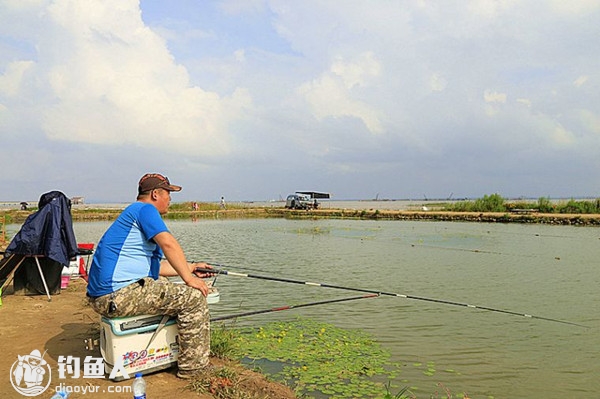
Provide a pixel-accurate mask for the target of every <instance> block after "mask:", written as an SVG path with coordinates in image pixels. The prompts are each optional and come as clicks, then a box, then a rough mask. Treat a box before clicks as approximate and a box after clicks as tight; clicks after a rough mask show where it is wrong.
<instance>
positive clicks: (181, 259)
mask: <svg viewBox="0 0 600 399" xmlns="http://www.w3.org/2000/svg"><path fill="white" fill-rule="evenodd" d="M153 239H154V242H156V243H157V244H158V246H159V247H160V249H162V251H163V253H164V254H165V257H166V258H167V261H168V266H167V265H164V266H163V264H164V263H166V262H161V265H160V275H161V276H168V275H172V276H174V275H175V274H163V268H164V273H172V272H173V271H174V272H175V273H176V274H178V275H179V276H181V278H182V280H183V281H184V282H185V283H186V284H187V285H188V286H190V287H192V288H196V289H198V290H200V291H202V294H203V295H204V296H207V295H208V286H207V285H206V283H205V282H204V280H202V279H201V278H198V277H196V276H195V275H194V274H193V273H192V272H191V270H190V266H189V264H188V262H187V260H186V259H185V254H184V253H183V249H181V245H179V242H178V241H177V240H176V239H175V237H173V235H172V234H171V233H169V232H168V231H163V232H162V233H158V234H157V235H155V236H154V238H153Z"/></svg>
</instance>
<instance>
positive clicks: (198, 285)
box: [186, 277, 208, 297]
mask: <svg viewBox="0 0 600 399" xmlns="http://www.w3.org/2000/svg"><path fill="white" fill-rule="evenodd" d="M186 284H187V286H188V287H192V288H195V289H197V290H200V291H201V292H202V295H204V296H205V297H206V296H208V285H206V283H205V282H204V280H202V279H201V278H196V277H192V278H190V279H189V280H188V281H186Z"/></svg>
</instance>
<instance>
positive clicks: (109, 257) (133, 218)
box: [87, 202, 169, 297]
mask: <svg viewBox="0 0 600 399" xmlns="http://www.w3.org/2000/svg"><path fill="white" fill-rule="evenodd" d="M163 231H169V230H168V229H167V226H166V225H165V222H164V221H163V220H162V218H161V216H160V213H159V212H158V210H157V209H156V207H154V205H152V204H147V203H145V202H134V203H133V204H131V205H129V206H128V207H127V208H125V210H124V211H123V213H121V215H119V217H118V218H117V220H115V222H114V223H113V224H112V225H111V226H110V227H109V229H108V230H107V231H106V233H104V235H103V236H102V238H101V239H100V242H99V243H98V246H97V247H96V250H95V251H94V257H93V258H92V265H91V266H90V270H89V273H88V276H89V277H88V286H87V292H88V294H89V295H91V296H94V297H97V296H102V295H106V294H110V293H111V292H114V291H117V290H118V289H121V288H123V287H125V286H127V285H129V284H131V283H133V282H136V281H138V280H140V279H142V278H144V277H152V278H154V279H157V278H158V273H159V271H160V261H161V259H162V256H163V253H162V250H161V249H160V247H159V246H158V245H157V244H156V243H155V242H154V240H153V238H154V237H155V236H156V235H157V234H159V233H162V232H163Z"/></svg>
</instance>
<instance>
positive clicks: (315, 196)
mask: <svg viewBox="0 0 600 399" xmlns="http://www.w3.org/2000/svg"><path fill="white" fill-rule="evenodd" d="M296 194H305V195H310V199H329V198H331V197H330V195H329V193H323V192H318V191H296Z"/></svg>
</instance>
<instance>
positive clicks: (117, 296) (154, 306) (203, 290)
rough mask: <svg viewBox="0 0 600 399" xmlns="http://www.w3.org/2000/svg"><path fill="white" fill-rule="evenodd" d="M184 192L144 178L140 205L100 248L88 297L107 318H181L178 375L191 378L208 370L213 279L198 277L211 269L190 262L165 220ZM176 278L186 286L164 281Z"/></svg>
mask: <svg viewBox="0 0 600 399" xmlns="http://www.w3.org/2000/svg"><path fill="white" fill-rule="evenodd" d="M180 190H181V187H180V186H176V185H173V184H171V183H170V182H169V179H167V178H166V177H164V176H162V175H160V174H157V173H149V174H146V175H144V176H143V177H142V178H141V179H140V181H139V183H138V196H137V202H134V203H133V204H131V205H129V206H128V207H127V208H125V210H124V211H123V212H122V213H121V214H120V215H119V217H118V218H117V219H116V220H115V222H114V223H113V224H112V225H111V226H110V227H109V228H108V230H107V231H106V233H104V235H103V236H102V238H101V239H100V242H99V243H98V247H97V248H96V251H95V252H94V257H93V259H92V265H91V267H90V270H89V283H88V287H87V296H88V297H89V301H90V305H91V307H92V308H93V309H94V310H95V311H96V312H97V313H99V314H101V315H103V316H106V317H124V316H136V315H142V314H153V315H170V316H177V326H178V327H179V356H178V359H177V363H178V371H177V376H178V377H180V378H192V377H193V376H195V375H196V374H198V373H200V372H203V371H204V370H209V359H208V357H209V353H210V320H209V314H208V305H207V302H206V296H207V295H208V290H209V288H208V286H207V284H206V283H205V282H204V280H202V278H205V277H211V276H212V275H213V274H212V273H200V272H195V269H196V268H197V267H200V268H211V267H210V266H209V265H207V264H206V263H188V262H187V261H186V258H185V255H184V253H183V250H182V249H181V246H180V245H179V242H177V240H176V239H175V237H173V235H172V234H171V233H170V232H169V230H168V229H167V226H166V225H165V223H164V221H163V219H162V217H161V215H164V214H166V213H167V211H168V209H169V204H170V202H171V192H174V191H180ZM163 255H164V256H165V257H166V260H161V259H162V258H163ZM176 275H179V276H181V278H182V279H183V281H184V282H185V284H177V283H173V282H171V281H169V280H168V279H167V278H165V277H167V276H176Z"/></svg>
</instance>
